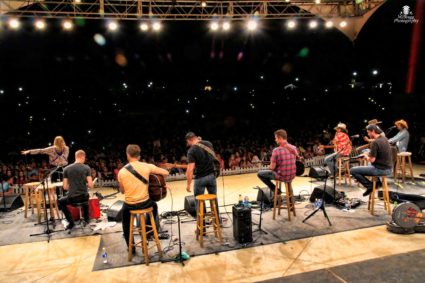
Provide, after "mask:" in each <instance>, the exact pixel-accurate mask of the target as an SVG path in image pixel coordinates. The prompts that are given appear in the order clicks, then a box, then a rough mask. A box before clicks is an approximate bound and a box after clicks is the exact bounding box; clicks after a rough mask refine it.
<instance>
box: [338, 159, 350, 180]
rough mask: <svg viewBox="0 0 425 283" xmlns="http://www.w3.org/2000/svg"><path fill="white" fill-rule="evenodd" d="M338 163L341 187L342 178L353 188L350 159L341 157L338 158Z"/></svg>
mask: <svg viewBox="0 0 425 283" xmlns="http://www.w3.org/2000/svg"><path fill="white" fill-rule="evenodd" d="M336 162H337V168H338V185H339V186H341V183H342V178H344V182H345V184H346V185H347V184H348V183H349V184H350V187H351V173H350V159H349V158H348V157H340V158H337V160H336ZM347 180H348V182H347Z"/></svg>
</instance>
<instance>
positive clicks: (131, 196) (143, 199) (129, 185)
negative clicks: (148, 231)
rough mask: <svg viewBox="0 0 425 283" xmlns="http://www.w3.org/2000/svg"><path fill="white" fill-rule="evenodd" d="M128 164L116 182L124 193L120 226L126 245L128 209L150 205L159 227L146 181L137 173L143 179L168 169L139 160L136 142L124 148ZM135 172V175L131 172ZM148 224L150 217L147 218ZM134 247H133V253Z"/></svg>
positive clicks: (165, 174) (128, 231)
mask: <svg viewBox="0 0 425 283" xmlns="http://www.w3.org/2000/svg"><path fill="white" fill-rule="evenodd" d="M126 154H127V160H128V164H127V165H126V166H124V167H123V168H121V170H120V171H119V172H118V182H119V185H120V191H121V193H123V194H124V195H125V200H124V205H123V208H122V228H123V231H124V237H125V241H126V243H127V247H128V246H129V242H128V240H129V234H130V224H131V223H130V211H131V210H137V209H145V208H149V207H152V208H153V214H154V217H155V222H156V227H157V229H159V221H158V206H157V204H156V202H154V201H153V200H151V199H150V198H149V193H148V183H144V182H143V181H142V180H140V179H139V178H138V177H136V175H137V173H138V174H139V175H140V176H142V177H143V178H144V179H145V180H149V174H151V173H152V174H160V175H163V176H167V175H168V171H167V170H165V169H162V168H159V167H156V166H155V165H153V164H148V163H144V162H140V161H139V160H140V147H139V146H138V145H136V144H129V145H128V146H127V149H126ZM133 170H134V171H135V172H136V175H135V174H134V173H133V172H134V171H133ZM146 224H147V225H149V224H150V218H148V220H147V223H146ZM134 251H135V249H134V248H133V253H134Z"/></svg>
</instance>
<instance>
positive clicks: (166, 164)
mask: <svg viewBox="0 0 425 283" xmlns="http://www.w3.org/2000/svg"><path fill="white" fill-rule="evenodd" d="M160 167H163V168H168V169H170V168H178V169H187V164H175V163H163V164H161V165H160Z"/></svg>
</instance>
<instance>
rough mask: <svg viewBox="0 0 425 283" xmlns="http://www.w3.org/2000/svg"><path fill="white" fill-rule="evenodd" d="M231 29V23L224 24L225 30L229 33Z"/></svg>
mask: <svg viewBox="0 0 425 283" xmlns="http://www.w3.org/2000/svg"><path fill="white" fill-rule="evenodd" d="M229 29H230V22H224V23H223V30H225V31H228V30H229Z"/></svg>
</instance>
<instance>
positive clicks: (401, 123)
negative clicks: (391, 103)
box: [394, 119, 409, 129]
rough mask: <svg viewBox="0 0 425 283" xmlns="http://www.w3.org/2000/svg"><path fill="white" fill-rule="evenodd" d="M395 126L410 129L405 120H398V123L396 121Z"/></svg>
mask: <svg viewBox="0 0 425 283" xmlns="http://www.w3.org/2000/svg"><path fill="white" fill-rule="evenodd" d="M394 125H396V126H398V125H400V126H402V127H403V128H405V129H408V128H409V127H408V126H407V122H406V121H404V120H403V119H401V120H398V121H395V122H394Z"/></svg>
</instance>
